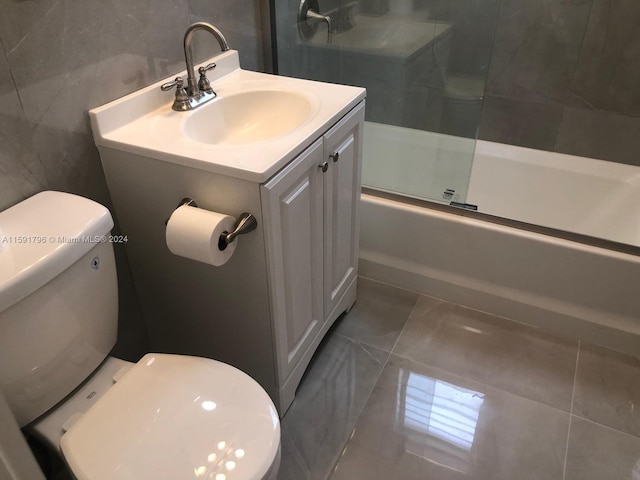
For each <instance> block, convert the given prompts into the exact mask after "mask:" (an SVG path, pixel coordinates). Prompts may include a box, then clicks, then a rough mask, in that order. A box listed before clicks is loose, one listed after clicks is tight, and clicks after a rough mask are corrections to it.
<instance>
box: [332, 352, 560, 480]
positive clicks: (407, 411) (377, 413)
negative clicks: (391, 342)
mask: <svg viewBox="0 0 640 480" xmlns="http://www.w3.org/2000/svg"><path fill="white" fill-rule="evenodd" d="M568 425H569V414H568V413H565V412H561V411H559V410H556V409H554V408H551V407H547V406H545V405H542V404H540V403H537V402H533V401H530V400H526V399H524V398H521V397H518V396H515V395H511V394H509V393H506V392H503V391H500V390H497V389H494V388H491V387H487V386H484V385H481V384H477V383H475V382H472V381H469V380H466V379H462V378H460V377H457V376H455V375H451V374H448V373H446V372H443V371H440V370H437V369H434V368H431V367H428V366H426V365H422V364H419V363H417V362H413V361H411V360H407V359H403V358H400V357H396V356H394V355H392V356H391V358H390V360H389V363H388V365H387V366H386V367H385V370H384V371H383V373H382V375H381V377H380V379H379V381H378V383H377V385H376V387H375V388H374V391H373V392H372V394H371V397H370V399H369V401H368V402H367V406H366V407H365V410H364V411H363V413H362V414H361V416H360V418H359V419H358V422H357V423H356V426H355V428H354V432H353V436H352V438H351V439H350V440H349V442H348V443H347V445H346V447H345V449H344V451H343V454H342V456H341V458H340V460H339V462H338V463H337V466H336V469H335V471H334V473H333V475H332V477H331V478H332V479H333V480H338V479H353V478H367V479H383V478H384V479H387V478H402V479H403V480H410V479H414V478H415V479H418V478H421V479H422V478H437V479H462V478H473V479H478V480H480V479H495V480H500V479H505V480H506V479H514V478H518V479H532V480H533V479H536V480H537V479H542V478H544V479H548V480H553V479H558V480H559V479H561V478H562V469H563V462H564V453H565V448H566V440H567V432H568Z"/></svg>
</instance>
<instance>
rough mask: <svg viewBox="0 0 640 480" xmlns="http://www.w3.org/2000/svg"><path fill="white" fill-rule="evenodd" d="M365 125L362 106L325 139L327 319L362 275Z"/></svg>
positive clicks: (325, 282) (325, 310)
mask: <svg viewBox="0 0 640 480" xmlns="http://www.w3.org/2000/svg"><path fill="white" fill-rule="evenodd" d="M363 121H364V105H360V106H359V107H356V108H355V109H354V110H352V111H351V112H350V113H349V114H348V115H347V116H346V117H345V118H344V119H343V120H341V121H340V122H339V123H338V124H337V125H336V126H335V127H333V128H332V129H331V130H329V132H327V134H326V135H325V136H324V154H325V160H326V161H328V162H329V164H330V165H329V170H328V172H327V175H326V176H325V184H324V195H325V216H324V229H325V231H324V238H325V244H324V248H325V259H324V292H325V298H324V315H325V318H327V317H328V316H329V315H331V313H332V311H333V309H334V308H335V306H336V304H337V303H338V302H339V301H340V299H341V298H342V295H343V294H344V292H345V291H346V289H347V288H348V287H349V285H350V284H351V282H352V280H353V279H354V278H355V277H356V275H357V273H358V242H359V237H358V232H359V221H360V220H359V205H360V177H361V149H362V125H363ZM336 154H337V161H334V159H335V158H336Z"/></svg>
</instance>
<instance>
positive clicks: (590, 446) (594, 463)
mask: <svg viewBox="0 0 640 480" xmlns="http://www.w3.org/2000/svg"><path fill="white" fill-rule="evenodd" d="M564 478H565V480H638V479H640V439H639V438H637V437H634V436H632V435H629V434H626V433H623V432H619V431H617V430H613V429H611V428H608V427H603V426H602V425H598V424H595V423H593V422H590V421H588V420H583V419H581V418H578V417H575V416H574V417H573V418H572V419H571V434H570V439H569V452H568V455H567V467H566V471H565V477H564Z"/></svg>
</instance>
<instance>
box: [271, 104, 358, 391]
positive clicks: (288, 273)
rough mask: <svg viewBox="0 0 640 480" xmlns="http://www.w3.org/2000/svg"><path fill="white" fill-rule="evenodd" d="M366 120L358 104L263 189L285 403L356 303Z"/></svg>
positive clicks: (278, 371) (273, 304) (278, 362)
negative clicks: (330, 331)
mask: <svg viewBox="0 0 640 480" xmlns="http://www.w3.org/2000/svg"><path fill="white" fill-rule="evenodd" d="M363 122H364V104H360V105H359V106H358V107H356V108H355V109H353V110H352V111H351V112H350V113H349V114H347V115H346V116H345V117H344V118H343V119H342V120H341V121H340V122H338V123H337V124H336V125H335V126H334V127H333V128H331V129H330V130H329V131H328V132H327V133H326V134H325V135H324V136H323V137H322V138H320V139H318V140H317V141H316V142H314V143H313V144H312V145H311V146H310V147H308V148H307V149H306V150H305V151H304V152H303V153H302V154H300V155H299V156H298V157H297V158H296V159H295V160H293V161H292V162H291V163H290V164H289V165H287V166H286V167H285V168H284V169H283V170H282V171H281V172H279V173H278V174H277V175H275V176H274V177H273V178H272V179H270V180H269V181H268V182H267V183H265V184H264V185H262V186H261V188H260V196H261V199H262V206H263V207H262V208H263V212H262V213H263V218H264V231H265V243H266V251H267V267H268V276H269V285H270V297H271V311H272V320H273V324H272V325H273V333H274V347H275V357H276V364H277V372H276V374H277V378H278V384H279V387H280V395H281V397H282V399H283V403H288V401H289V400H293V395H294V393H295V387H296V386H297V384H298V382H299V381H300V378H301V377H302V374H303V373H304V370H305V368H306V366H307V364H308V362H309V360H310V359H311V356H312V355H313V353H314V351H315V349H316V347H317V346H318V344H319V343H320V341H321V340H322V337H323V336H324V334H325V333H326V332H327V330H328V329H329V327H330V326H331V324H332V323H333V322H334V321H335V320H336V319H337V318H338V316H339V315H340V314H341V313H342V312H343V311H345V310H348V309H349V308H350V307H351V305H352V304H353V302H354V301H355V286H356V284H355V280H356V275H357V261H358V240H359V239H358V231H359V228H358V225H359V219H358V211H359V209H358V204H359V201H360V172H361V158H362V151H361V149H362V129H363Z"/></svg>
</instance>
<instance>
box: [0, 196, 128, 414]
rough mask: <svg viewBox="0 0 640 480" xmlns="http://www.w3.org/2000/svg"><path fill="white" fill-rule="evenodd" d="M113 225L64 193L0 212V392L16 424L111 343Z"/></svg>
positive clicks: (54, 398)
mask: <svg viewBox="0 0 640 480" xmlns="http://www.w3.org/2000/svg"><path fill="white" fill-rule="evenodd" d="M112 227H113V219H112V218H111V215H110V213H109V211H108V210H107V209H106V208H105V207H103V206H102V205H100V204H98V203H96V202H93V201H91V200H88V199H86V198H83V197H79V196H76V195H71V194H68V193H62V192H51V191H48V192H42V193H39V194H37V195H35V196H33V197H31V198H28V199H27V200H25V201H23V202H21V203H19V204H17V205H15V206H13V207H11V208H9V209H8V210H5V211H3V212H0V391H2V393H3V394H4V396H5V398H6V399H7V401H8V403H9V407H10V408H11V410H12V412H13V414H14V415H15V417H16V419H17V421H18V423H19V424H20V426H24V425H26V424H28V423H29V422H31V421H32V420H34V419H36V418H37V417H39V416H40V415H42V414H43V413H44V412H46V411H47V410H49V409H50V408H51V407H53V406H54V405H55V404H56V403H58V402H59V401H60V400H62V399H63V398H64V397H65V396H66V395H67V394H69V393H70V392H71V391H72V390H73V389H74V388H76V387H77V386H78V385H79V384H80V383H82V381H83V380H85V379H86V378H87V377H88V376H89V375H90V374H91V373H92V372H93V371H94V370H95V369H96V368H97V367H98V366H99V365H100V363H101V362H102V361H103V360H104V359H105V358H106V357H107V355H108V354H109V352H110V351H111V349H112V348H113V346H114V344H115V342H116V335H117V325H118V293H117V278H116V268H115V260H114V256H113V248H112V245H111V243H110V242H109V232H110V230H111V228H112Z"/></svg>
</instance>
